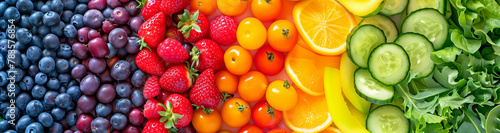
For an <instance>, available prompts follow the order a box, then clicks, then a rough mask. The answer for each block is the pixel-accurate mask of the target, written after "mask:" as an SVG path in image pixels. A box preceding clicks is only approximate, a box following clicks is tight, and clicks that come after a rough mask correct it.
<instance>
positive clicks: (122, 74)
mask: <svg viewBox="0 0 500 133" xmlns="http://www.w3.org/2000/svg"><path fill="white" fill-rule="evenodd" d="M130 71H131V70H130V64H129V63H128V62H127V61H124V60H120V61H117V62H116V63H115V64H113V67H111V77H113V79H115V80H125V79H126V78H128V76H129V75H130Z"/></svg>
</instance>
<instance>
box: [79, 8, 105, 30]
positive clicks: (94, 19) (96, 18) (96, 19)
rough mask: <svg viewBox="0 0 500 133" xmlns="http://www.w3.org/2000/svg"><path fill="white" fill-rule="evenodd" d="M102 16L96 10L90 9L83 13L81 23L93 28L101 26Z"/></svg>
mask: <svg viewBox="0 0 500 133" xmlns="http://www.w3.org/2000/svg"><path fill="white" fill-rule="evenodd" d="M103 21H104V16H103V15H102V13H101V12H100V11H98V10H95V9H91V10H88V11H87V12H85V14H83V23H84V24H85V26H87V27H89V28H93V29H98V28H101V26H102V22H103Z"/></svg>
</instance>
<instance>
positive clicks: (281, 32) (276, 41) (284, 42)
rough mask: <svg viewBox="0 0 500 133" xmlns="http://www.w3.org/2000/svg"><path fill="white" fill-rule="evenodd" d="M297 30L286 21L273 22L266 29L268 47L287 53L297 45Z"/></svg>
mask: <svg viewBox="0 0 500 133" xmlns="http://www.w3.org/2000/svg"><path fill="white" fill-rule="evenodd" d="M298 36H299V35H298V34H297V28H295V24H293V23H292V22H290V21H288V20H278V21H275V22H273V23H272V24H271V26H269V29H267V41H268V42H269V45H271V47H273V48H274V49H276V50H278V51H280V52H288V51H290V50H292V49H293V47H295V44H297V38H298Z"/></svg>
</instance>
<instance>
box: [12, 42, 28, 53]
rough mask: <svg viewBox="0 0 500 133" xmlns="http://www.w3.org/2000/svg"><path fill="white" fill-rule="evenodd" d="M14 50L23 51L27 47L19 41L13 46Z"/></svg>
mask: <svg viewBox="0 0 500 133" xmlns="http://www.w3.org/2000/svg"><path fill="white" fill-rule="evenodd" d="M14 47H15V48H14V49H15V50H19V51H24V50H25V49H26V47H27V45H24V44H22V43H21V42H20V41H17V42H16V43H15V44H14Z"/></svg>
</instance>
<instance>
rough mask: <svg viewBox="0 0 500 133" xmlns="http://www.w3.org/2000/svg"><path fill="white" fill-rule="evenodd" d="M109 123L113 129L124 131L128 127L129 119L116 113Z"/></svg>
mask: <svg viewBox="0 0 500 133" xmlns="http://www.w3.org/2000/svg"><path fill="white" fill-rule="evenodd" d="M109 123H110V124H111V127H113V129H115V130H122V129H123V128H125V126H127V123H128V121H127V117H126V116H125V115H123V114H121V113H116V114H114V115H113V116H111V118H110V119H109Z"/></svg>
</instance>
